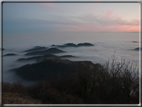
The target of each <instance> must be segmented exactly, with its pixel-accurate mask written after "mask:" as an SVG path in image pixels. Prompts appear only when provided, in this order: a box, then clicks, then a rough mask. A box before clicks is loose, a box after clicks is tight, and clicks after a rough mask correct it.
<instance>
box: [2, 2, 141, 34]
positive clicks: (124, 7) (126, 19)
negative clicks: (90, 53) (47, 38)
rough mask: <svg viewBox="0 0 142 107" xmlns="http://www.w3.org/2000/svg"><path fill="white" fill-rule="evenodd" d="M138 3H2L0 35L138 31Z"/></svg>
mask: <svg viewBox="0 0 142 107" xmlns="http://www.w3.org/2000/svg"><path fill="white" fill-rule="evenodd" d="M139 19H140V4H139V3H3V34H23V33H29V34H30V33H47V32H57V31H60V32H66V31H69V32H78V31H79V32H139Z"/></svg>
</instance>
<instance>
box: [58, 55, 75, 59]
mask: <svg viewBox="0 0 142 107" xmlns="http://www.w3.org/2000/svg"><path fill="white" fill-rule="evenodd" d="M59 57H62V58H68V57H69V58H70V57H73V58H77V57H76V56H73V55H62V56H59Z"/></svg>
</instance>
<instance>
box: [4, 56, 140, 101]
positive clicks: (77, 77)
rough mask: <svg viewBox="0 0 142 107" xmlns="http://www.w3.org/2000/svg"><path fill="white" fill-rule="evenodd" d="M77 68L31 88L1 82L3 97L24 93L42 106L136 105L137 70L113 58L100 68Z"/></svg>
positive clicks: (133, 66)
mask: <svg viewBox="0 0 142 107" xmlns="http://www.w3.org/2000/svg"><path fill="white" fill-rule="evenodd" d="M79 66H80V67H79V68H78V70H77V72H76V73H72V74H71V75H69V76H66V77H62V76H58V78H56V79H54V80H51V79H50V80H49V79H48V78H47V79H46V80H44V81H40V82H39V83H38V84H36V85H32V86H24V85H22V84H17V83H14V84H9V83H3V94H5V93H18V94H20V95H23V94H24V95H26V96H29V97H30V98H32V99H35V100H39V99H40V101H41V103H43V104H138V103H139V73H138V67H137V66H136V65H134V64H133V63H132V62H130V61H125V60H121V61H117V58H115V56H113V57H112V60H111V61H109V60H108V61H107V62H106V63H105V64H104V65H102V67H101V68H100V69H95V68H92V66H91V65H90V66H88V65H84V64H80V65H79ZM7 97H8V96H7ZM18 97H19V96H18ZM5 99H6V97H5V95H3V100H4V101H5ZM40 101H39V102H40ZM20 102H22V101H20ZM3 103H5V104H6V103H12V102H3ZM13 103H17V102H13ZM18 103H19V102H18ZM31 103H34V102H31Z"/></svg>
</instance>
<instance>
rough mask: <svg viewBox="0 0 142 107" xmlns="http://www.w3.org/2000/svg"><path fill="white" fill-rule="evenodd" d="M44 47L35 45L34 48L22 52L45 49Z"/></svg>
mask: <svg viewBox="0 0 142 107" xmlns="http://www.w3.org/2000/svg"><path fill="white" fill-rule="evenodd" d="M45 49H47V48H46V47H41V46H35V47H34V48H32V49H28V50H25V51H24V52H32V51H41V50H45Z"/></svg>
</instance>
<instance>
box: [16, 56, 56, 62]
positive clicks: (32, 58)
mask: <svg viewBox="0 0 142 107" xmlns="http://www.w3.org/2000/svg"><path fill="white" fill-rule="evenodd" d="M45 57H56V56H55V55H52V54H46V55H43V56H34V57H29V58H19V59H17V61H28V60H38V59H40V58H45Z"/></svg>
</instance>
